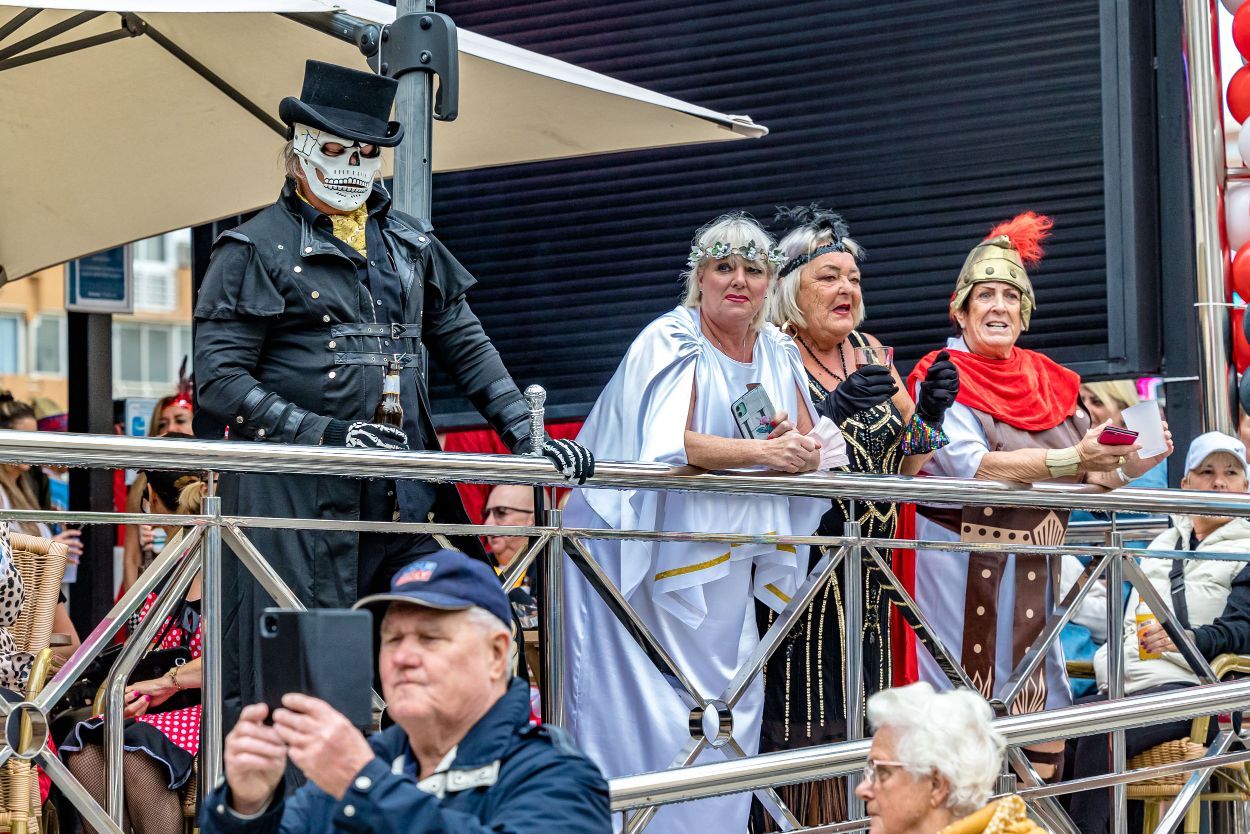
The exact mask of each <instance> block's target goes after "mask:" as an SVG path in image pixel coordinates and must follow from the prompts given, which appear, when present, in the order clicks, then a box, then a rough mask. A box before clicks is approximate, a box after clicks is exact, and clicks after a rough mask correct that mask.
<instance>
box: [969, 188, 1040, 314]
mask: <svg viewBox="0 0 1250 834" xmlns="http://www.w3.org/2000/svg"><path fill="white" fill-rule="evenodd" d="M1053 225H1054V222H1053V221H1052V220H1051V219H1050V218H1049V217H1047V216H1045V215H1043V214H1037V213H1036V212H1032V211H1026V212H1024V213H1023V214H1018V215H1016V216H1015V217H1013V218H1012V219H1010V220H1008V221H1006V222H1005V223H999V224H998V225H997V226H995V227H994V228H993V229H991V230H990V233H989V236H988V237H986V238H985V240H983V241H982V242H981V243H979V244H977V245H976V246H975V247H973V249H972V251H971V252H969V253H968V259H967V260H965V261H964V266H963V269H961V270H960V271H959V280H958V281H956V282H955V292H954V293H953V294H952V295H951V306H950V312H951V317H952V318H954V316H955V311H956V310H960V309H963V306H964V305H965V304H966V303H967V302H968V294H969V293H970V292H971V291H972V287H973V286H974V285H976V284H983V283H985V282H987V281H1001V282H1003V283H1004V284H1010V285H1011V286H1013V287H1015V288H1016V289H1018V290H1019V291H1020V294H1021V296H1022V298H1021V299H1020V323H1021V324H1022V325H1023V327H1024V329H1025V330H1028V329H1029V319H1030V318H1031V317H1032V315H1033V310H1034V309H1035V308H1036V307H1037V298H1036V296H1035V295H1034V294H1033V283H1032V282H1031V281H1030V280H1029V273H1028V271H1027V270H1026V269H1025V265H1026V264H1035V263H1037V262H1039V261H1040V260H1041V259H1042V241H1043V240H1045V239H1046V238H1047V237H1049V236H1050V228H1051V226H1053Z"/></svg>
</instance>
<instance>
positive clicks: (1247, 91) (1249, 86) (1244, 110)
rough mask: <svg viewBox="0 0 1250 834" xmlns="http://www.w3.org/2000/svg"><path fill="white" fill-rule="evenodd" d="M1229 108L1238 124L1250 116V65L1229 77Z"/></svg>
mask: <svg viewBox="0 0 1250 834" xmlns="http://www.w3.org/2000/svg"><path fill="white" fill-rule="evenodd" d="M1238 11H1240V10H1238ZM1228 109H1229V112H1231V113H1232V114H1233V118H1234V119H1236V120H1237V123H1238V124H1241V123H1242V122H1244V121H1245V120H1246V118H1247V117H1250V66H1246V67H1242V68H1241V69H1239V70H1237V71H1236V72H1235V73H1233V77H1232V78H1231V79H1229V81H1228Z"/></svg>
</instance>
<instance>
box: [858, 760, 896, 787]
mask: <svg viewBox="0 0 1250 834" xmlns="http://www.w3.org/2000/svg"><path fill="white" fill-rule="evenodd" d="M900 767H907V765H905V764H903V763H902V762H888V761H886V760H884V759H882V760H880V761H878V760H876V759H869V760H868V762H867V763H866V764H865V765H864V771H863V777H864V781H865V782H867V783H868V784H870V785H877V784H880V783H881V782H884V781H885V780H886V779H889V778H890V776H891V774H893V773H894V770H895V768H900ZM878 776H879V777H880V781H878V778H877V777H878Z"/></svg>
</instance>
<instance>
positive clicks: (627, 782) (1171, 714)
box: [609, 680, 1250, 811]
mask: <svg viewBox="0 0 1250 834" xmlns="http://www.w3.org/2000/svg"><path fill="white" fill-rule="evenodd" d="M1246 707H1250V680H1243V681H1233V682H1229V683H1217V684H1208V685H1206V686H1195V687H1193V688H1191V689H1185V690H1180V691H1175V690H1174V691H1170V692H1158V693H1154V694H1151V695H1135V696H1130V697H1127V698H1122V699H1120V700H1117V701H1108V702H1101V703H1096V704H1083V705H1080V706H1072V707H1063V708H1060V709H1054V710H1048V711H1046V712H1035V713H1029V714H1027V715H1013V716H1010V717H1007V718H998V719H996V720H995V721H994V728H995V729H996V730H998V731H999V732H1000V733H1002V734H1003V736H1004V737H1005V738H1006V740H1007V744H1008V745H1012V746H1017V745H1029V744H1037V743H1040V742H1044V741H1056V740H1060V739H1066V738H1070V737H1072V736H1084V735H1091V734H1093V733H1106V732H1112V731H1115V730H1127V729H1132V728H1134V727H1142V726H1145V725H1147V724H1158V723H1163V722H1167V721H1179V720H1182V719H1186V718H1194V717H1196V716H1200V715H1213V714H1216V713H1220V712H1228V711H1231V710H1239V709H1245V708H1246ZM870 745H871V741H870V740H869V739H861V740H859V741H849V742H839V743H837V744H825V745H820V746H816V747H805V748H800V749H797V750H783V751H781V752H777V753H762V754H760V755H757V756H754V757H751V758H749V759H737V760H733V761H725V762H714V763H711V764H701V765H692V766H690V767H687V768H683V769H681V770H662V771H657V772H654V773H642V774H638V775H635V776H622V777H618V778H616V779H612V780H610V782H609V788H610V791H611V796H612V799H611V801H612V810H613V811H623V810H628V809H632V808H641V807H644V806H649V805H666V804H669V803H673V802H687V801H690V800H694V799H704V798H706V797H711V796H721V795H723V794H729V793H739V792H743V791H748V790H752V789H755V788H760V787H777V786H780V785H788V784H792V783H795V782H810V781H814V780H817V779H829V778H832V777H834V776H838V775H841V774H848V773H854V772H855V771H857V770H859V769H860V768H862V767H863V766H864V763H865V761H866V760H867V757H868V748H869V746H870Z"/></svg>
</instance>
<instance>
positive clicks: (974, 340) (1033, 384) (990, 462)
mask: <svg viewBox="0 0 1250 834" xmlns="http://www.w3.org/2000/svg"><path fill="white" fill-rule="evenodd" d="M1051 225H1052V223H1051V220H1050V218H1048V217H1044V216H1040V215H1037V214H1034V213H1033V212H1026V213H1025V214H1021V215H1019V216H1017V217H1015V218H1014V219H1012V220H1010V221H1007V222H1006V223H1002V224H1000V225H998V226H996V227H995V228H994V229H993V230H991V231H990V234H989V237H987V238H986V239H985V240H984V241H982V242H981V243H980V244H978V245H977V246H976V247H975V248H973V250H972V251H971V252H970V253H969V255H968V258H967V260H965V262H964V266H963V269H962V270H961V271H960V273H959V278H958V280H957V281H956V284H955V292H954V294H953V295H952V296H951V302H950V315H951V320H952V322H953V323H954V325H955V333H956V335H955V337H954V338H952V339H949V340H948V341H947V345H946V349H945V352H947V353H948V354H949V356H950V359H951V360H952V361H953V362H954V363H955V365H956V367H958V368H959V380H960V386H959V395H958V397H957V399H956V402H955V404H954V405H953V406H951V408H950V410H949V411H947V413H946V419H945V420H944V421H943V429H944V430H945V432H946V434H947V436H948V437H949V438H950V444H949V445H947V446H945V447H943V448H941V449H939V450H938V451H936V452H934V453H933V456H932V457H931V458H930V459H929V462H928V463H927V464H926V465H925V467H924V469H923V470H922V474H925V475H937V476H945V477H951V478H982V479H985V480H993V481H1014V482H1019V483H1024V484H1034V483H1042V482H1051V483H1087V484H1096V485H1098V486H1102V487H1105V488H1107V489H1116V488H1117V487H1121V486H1124V485H1125V484H1127V483H1128V482H1129V481H1131V480H1132V479H1133V478H1136V477H1138V476H1139V475H1141V474H1143V473H1144V472H1146V471H1147V470H1149V469H1150V468H1151V467H1152V466H1154V465H1155V464H1157V463H1158V462H1159V461H1160V460H1162V459H1163V458H1164V457H1166V456H1167V454H1170V453H1171V440H1170V439H1169V440H1168V452H1167V453H1165V454H1163V455H1159V456H1158V457H1155V458H1147V459H1144V460H1143V459H1142V458H1141V457H1139V456H1138V454H1137V450H1138V449H1139V448H1140V447H1139V446H1138V445H1136V444H1134V445H1131V446H1111V445H1104V444H1102V443H1100V442H1099V440H1098V438H1099V435H1100V434H1101V433H1102V430H1103V429H1104V428H1106V426H1107V423H1106V422H1104V423H1101V424H1100V425H1097V426H1094V427H1093V428H1090V419H1089V416H1088V415H1087V414H1086V413H1085V411H1084V409H1082V408H1081V406H1080V402H1079V399H1078V396H1079V389H1080V384H1081V380H1080V378H1079V377H1078V376H1077V375H1076V374H1075V373H1074V372H1072V371H1070V370H1068V369H1067V368H1064V367H1063V366H1061V365H1059V364H1057V363H1055V362H1054V361H1052V360H1051V359H1049V358H1047V357H1046V356H1043V355H1042V354H1040V353H1037V352H1035V351H1031V350H1025V349H1024V348H1021V347H1019V346H1018V345H1017V344H1016V341H1017V339H1019V337H1020V334H1021V333H1022V332H1023V331H1025V330H1028V329H1029V322H1030V319H1031V317H1032V314H1033V311H1034V310H1035V309H1036V307H1037V300H1036V298H1035V296H1034V294H1033V284H1032V283H1031V282H1030V280H1029V276H1028V272H1027V271H1026V269H1025V265H1026V264H1034V263H1037V262H1038V261H1039V260H1040V258H1041V255H1042V245H1041V244H1042V241H1043V240H1044V239H1045V238H1046V237H1047V235H1048V234H1049V230H1050V228H1051ZM937 355H938V351H934V352H933V353H930V354H929V355H928V356H926V357H924V358H923V359H921V360H920V362H919V363H918V364H917V365H916V367H915V369H914V370H913V371H912V373H911V376H909V377H908V380H907V381H908V386H909V387H910V388H911V389H912V390H916V389H917V388H918V386H919V385H920V380H922V379H923V378H924V374H925V373H926V371H927V370H928V368H929V366H930V365H931V364H932V362H933V361H934V359H935V358H936V356H937ZM1169 437H1170V435H1169ZM1067 520H1068V514H1067V513H1066V512H1064V511H1060V510H1049V509H1036V508H1029V507H963V508H958V507H956V508H949V507H925V506H921V507H918V508H917V519H916V535H917V537H918V538H920V539H927V540H936V541H965V542H982V543H985V542H990V543H1002V544H1004V549H1003V552H984V551H978V552H974V553H968V552H952V551H940V550H921V551H918V552H917V554H916V601H917V603H918V604H919V606H920V608H921V611H922V612H923V613H924V614H925V615H926V617H927V618H928V621H929V624H930V625H931V626H932V627H933V629H934V631H935V632H936V635H937V637H938V639H939V640H941V641H942V643H943V644H944V645H945V646H946V647H947V648H948V649H949V650H950V651H951V653H952V654H953V655H954V656H955V658H957V659H958V660H959V662H960V663H961V665H962V666H963V668H964V671H965V672H966V673H967V675H968V677H969V678H970V679H971V681H972V683H973V684H974V685H975V686H976V687H977V688H978V689H979V690H980V692H981V694H982V695H984V696H985V697H986V698H1002V697H1003V696H1004V695H1005V694H1006V690H1007V686H1006V684H1007V681H1008V679H1009V678H1010V677H1011V673H1012V670H1013V669H1014V668H1015V666H1016V665H1018V664H1019V663H1020V661H1021V659H1022V658H1023V656H1024V653H1025V652H1026V651H1027V650H1028V648H1029V646H1030V645H1031V644H1032V643H1033V642H1034V641H1035V640H1036V639H1037V638H1038V636H1039V635H1040V634H1041V631H1042V628H1043V627H1044V625H1045V623H1046V619H1047V617H1048V615H1049V614H1050V611H1051V610H1052V608H1053V606H1054V604H1055V599H1054V594H1053V591H1052V579H1053V578H1054V577H1053V576H1052V570H1051V564H1050V561H1049V559H1048V558H1047V557H1046V556H1042V555H1035V554H1018V553H1012V552H1011V551H1010V547H1009V545H1010V544H1011V543H1019V544H1028V545H1056V544H1061V543H1062V542H1063V538H1064V533H1065V531H1066V528H1067ZM1058 570H1059V567H1058V561H1056V562H1055V566H1054V571H1055V572H1058ZM919 659H920V672H921V677H922V678H924V679H926V680H929V681H931V682H934V683H944V682H945V681H946V677H945V676H944V675H943V674H942V672H941V671H940V670H939V669H938V667H937V664H936V663H934V662H933V660H932V658H931V657H929V655H928V653H926V652H921V653H920V658H919ZM1070 703H1072V694H1071V690H1070V688H1069V684H1068V678H1067V673H1066V671H1065V669H1064V663H1063V653H1062V650H1061V648H1060V645H1059V643H1058V641H1056V642H1055V643H1053V644H1052V645H1051V647H1050V650H1049V651H1048V652H1047V654H1046V659H1045V662H1044V663H1043V664H1041V665H1039V666H1038V668H1037V670H1036V671H1035V672H1034V674H1033V675H1032V676H1031V677H1030V678H1029V679H1028V680H1027V681H1026V683H1025V685H1024V687H1023V689H1022V690H1021V692H1020V694H1019V696H1018V697H1017V698H1016V699H1015V700H1014V701H1013V702H1012V703H1011V705H1010V711H1011V712H1012V713H1028V712H1038V711H1040V710H1043V709H1053V708H1055V707H1061V706H1067V705H1068V704H1070ZM1026 753H1027V755H1028V757H1029V759H1030V760H1031V761H1032V762H1033V764H1034V767H1035V768H1036V769H1037V771H1038V774H1039V775H1040V776H1042V777H1043V778H1046V779H1049V778H1051V777H1052V776H1055V775H1056V774H1058V773H1060V772H1061V770H1062V763H1063V742H1054V743H1048V744H1044V745H1038V746H1037V747H1036V748H1034V749H1029V750H1027V751H1026Z"/></svg>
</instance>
